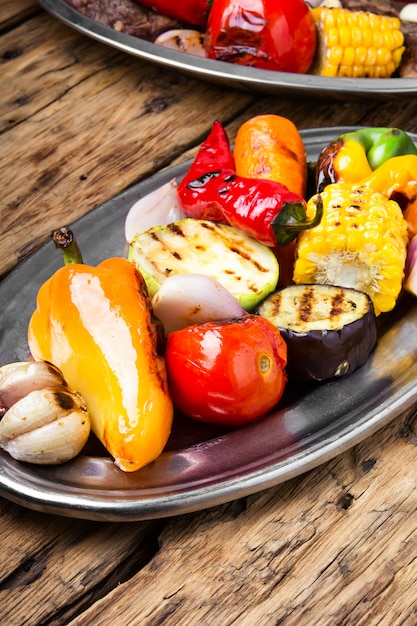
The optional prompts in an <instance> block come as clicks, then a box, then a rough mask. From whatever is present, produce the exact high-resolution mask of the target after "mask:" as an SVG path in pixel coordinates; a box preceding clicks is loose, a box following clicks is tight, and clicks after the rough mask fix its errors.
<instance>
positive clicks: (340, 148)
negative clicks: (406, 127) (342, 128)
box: [316, 127, 417, 191]
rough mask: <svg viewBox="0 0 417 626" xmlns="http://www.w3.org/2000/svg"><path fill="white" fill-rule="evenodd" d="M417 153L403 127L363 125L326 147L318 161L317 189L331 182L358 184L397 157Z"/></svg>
mask: <svg viewBox="0 0 417 626" xmlns="http://www.w3.org/2000/svg"><path fill="white" fill-rule="evenodd" d="M407 154H414V155H416V154H417V148H416V146H415V145H414V143H413V142H412V140H411V138H410V137H409V135H407V133H406V132H405V131H403V130H401V129H399V128H372V127H371V128H362V129H360V130H355V131H352V132H349V133H343V134H341V135H339V136H338V137H336V138H335V139H334V140H333V141H332V142H331V143H330V144H329V145H328V146H326V147H325V148H324V149H323V150H322V152H321V153H320V155H319V158H318V160H317V164H316V184H317V191H322V190H323V189H324V187H325V186H326V185H328V184H329V183H337V182H340V183H348V182H349V183H357V182H360V181H362V180H363V179H364V178H365V177H367V176H369V175H371V174H372V172H373V171H374V170H377V169H378V168H379V167H380V166H381V165H383V164H384V163H386V162H387V161H389V160H390V159H392V158H393V157H397V156H402V155H407Z"/></svg>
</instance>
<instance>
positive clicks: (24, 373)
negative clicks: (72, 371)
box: [0, 361, 90, 465]
mask: <svg viewBox="0 0 417 626" xmlns="http://www.w3.org/2000/svg"><path fill="white" fill-rule="evenodd" d="M0 407H2V408H1V410H2V412H3V418H2V419H1V421H0V447H1V448H3V449H4V450H6V452H8V453H9V454H10V455H11V456H12V457H13V458H14V459H16V460H18V461H26V462H28V463H35V464H40V465H56V464H59V463H64V462H65V461H69V460H70V459H72V458H74V457H75V456H77V454H79V452H81V450H82V449H83V447H84V446H85V444H86V442H87V439H88V437H89V434H90V418H89V415H88V411H87V407H86V405H85V402H84V400H83V399H82V398H81V396H80V395H79V394H78V393H76V392H74V391H72V390H70V389H69V388H68V386H67V384H66V382H65V380H64V379H63V377H62V374H61V372H60V370H59V369H58V368H56V367H55V366H54V365H52V364H50V363H47V362H46V361H35V362H18V363H10V364H8V365H4V366H3V367H1V368H0Z"/></svg>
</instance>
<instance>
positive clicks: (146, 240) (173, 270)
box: [129, 218, 279, 310]
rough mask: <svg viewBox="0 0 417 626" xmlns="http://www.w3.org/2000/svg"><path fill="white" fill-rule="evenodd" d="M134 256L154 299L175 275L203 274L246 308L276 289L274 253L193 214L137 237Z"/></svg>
mask: <svg viewBox="0 0 417 626" xmlns="http://www.w3.org/2000/svg"><path fill="white" fill-rule="evenodd" d="M129 259H130V260H131V261H132V262H133V263H134V264H135V265H136V267H137V268H138V269H139V271H140V273H141V274H142V276H143V277H144V278H145V281H146V284H147V286H148V290H149V293H150V295H151V297H153V296H154V295H155V293H156V292H157V291H158V289H159V287H160V286H161V284H162V283H163V281H164V280H165V279H166V278H167V277H168V276H171V275H173V274H202V275H204V276H209V277H210V278H214V279H215V280H217V281H218V282H219V283H220V284H221V285H223V287H225V288H226V289H227V290H228V291H229V292H230V293H231V294H232V295H233V296H234V297H235V298H236V300H238V302H239V303H240V304H241V306H242V307H243V308H244V309H246V310H252V309H253V308H254V307H255V306H256V305H257V304H258V302H260V301H261V300H262V299H263V298H264V297H265V296H267V295H268V294H269V293H270V292H271V291H273V290H274V289H275V287H276V284H277V281H278V275H279V267H278V262H277V260H276V257H275V256H274V253H273V252H272V251H271V250H270V249H269V248H267V247H266V246H264V245H263V244H261V243H259V242H258V241H256V240H255V239H253V238H252V237H249V236H248V235H246V234H245V233H243V232H241V231H239V230H237V229H235V228H233V227H232V226H228V225H225V224H217V223H214V222H210V221H208V220H196V219H193V218H189V219H185V220H180V221H179V222H175V223H173V224H168V225H167V226H155V227H153V228H150V229H149V230H147V231H146V232H145V233H141V234H139V235H137V236H136V237H135V238H134V239H133V241H132V244H131V246H130V249H129Z"/></svg>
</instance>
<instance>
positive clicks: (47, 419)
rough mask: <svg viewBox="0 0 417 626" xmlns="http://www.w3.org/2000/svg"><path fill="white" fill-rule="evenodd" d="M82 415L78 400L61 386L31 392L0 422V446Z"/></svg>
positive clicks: (82, 402) (78, 398) (82, 405)
mask: <svg viewBox="0 0 417 626" xmlns="http://www.w3.org/2000/svg"><path fill="white" fill-rule="evenodd" d="M74 410H75V411H78V410H82V411H84V412H86V407H85V404H84V401H83V400H82V399H81V397H80V396H79V395H78V394H76V393H74V392H72V391H70V390H68V389H66V388H65V387H49V388H47V389H37V390H36V391H31V392H30V393H28V394H27V395H26V396H25V397H24V398H22V399H21V400H18V402H15V404H13V405H12V406H11V408H10V409H9V410H8V411H7V412H6V414H5V415H4V417H3V419H2V420H1V422H0V445H2V444H4V443H5V442H7V441H8V440H10V439H14V438H15V437H19V436H20V435H22V434H25V433H27V432H30V431H32V430H34V429H36V428H42V427H43V426H45V425H47V424H50V423H51V422H53V421H55V420H57V419H59V418H61V417H63V416H65V415H67V414H68V413H71V412H73V411H74Z"/></svg>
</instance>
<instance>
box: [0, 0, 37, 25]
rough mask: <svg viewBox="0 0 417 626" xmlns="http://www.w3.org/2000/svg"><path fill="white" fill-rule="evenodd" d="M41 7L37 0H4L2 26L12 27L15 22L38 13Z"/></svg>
mask: <svg viewBox="0 0 417 626" xmlns="http://www.w3.org/2000/svg"><path fill="white" fill-rule="evenodd" d="M39 11H40V7H39V5H38V3H37V2H35V0H19V1H18V2H15V0H2V2H1V6H0V28H1V29H2V30H3V29H5V28H11V27H12V26H13V25H14V24H17V23H19V22H20V21H22V20H24V19H26V18H28V17H30V16H31V15H34V14H35V13H38V12H39Z"/></svg>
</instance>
